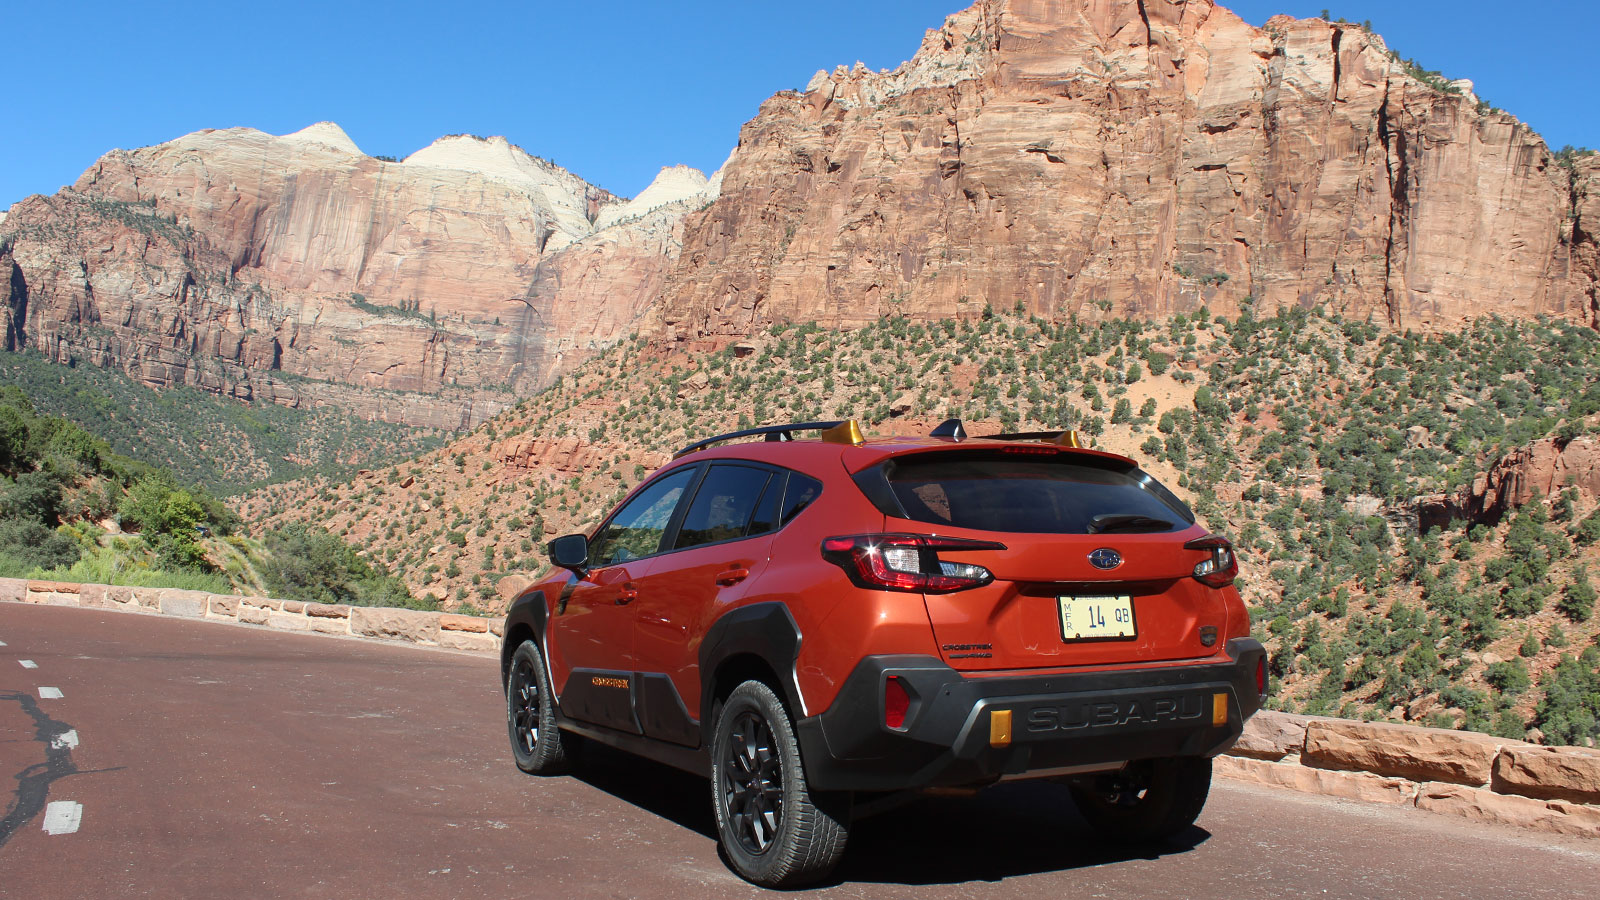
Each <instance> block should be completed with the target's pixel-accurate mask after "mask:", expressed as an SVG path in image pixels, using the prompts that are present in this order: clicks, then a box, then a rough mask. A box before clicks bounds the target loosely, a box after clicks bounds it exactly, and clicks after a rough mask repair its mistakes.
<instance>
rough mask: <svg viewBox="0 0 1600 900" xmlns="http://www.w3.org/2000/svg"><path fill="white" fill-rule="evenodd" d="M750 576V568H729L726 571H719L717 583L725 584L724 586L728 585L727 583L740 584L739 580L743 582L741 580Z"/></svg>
mask: <svg viewBox="0 0 1600 900" xmlns="http://www.w3.org/2000/svg"><path fill="white" fill-rule="evenodd" d="M749 577H750V570H749V569H745V568H738V569H729V570H728V571H726V572H718V573H717V584H720V585H724V586H726V585H734V584H738V583H739V582H741V581H743V580H745V579H746V578H749Z"/></svg>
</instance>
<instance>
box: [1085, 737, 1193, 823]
mask: <svg viewBox="0 0 1600 900" xmlns="http://www.w3.org/2000/svg"><path fill="white" fill-rule="evenodd" d="M1210 792H1211V760H1209V759H1206V758H1202V757H1193V756H1185V757H1174V758H1171V759H1152V760H1145V761H1143V762H1136V763H1129V764H1128V768H1126V769H1124V770H1123V771H1121V772H1116V773H1110V774H1106V775H1100V776H1096V777H1094V778H1091V779H1085V780H1083V781H1078V782H1074V783H1073V785H1072V799H1073V801H1074V802H1076V803H1077V805H1078V812H1080V813H1082V814H1083V818H1084V819H1085V820H1086V821H1087V822H1088V823H1089V827H1090V829H1092V830H1093V831H1094V832H1096V833H1097V834H1100V835H1103V836H1105V837H1107V838H1111V839H1113V840H1119V841H1128V842H1132V843H1150V842H1157V841H1164V840H1166V839H1168V838H1171V837H1174V836H1176V835H1177V834H1179V833H1180V832H1182V831H1184V830H1185V829H1187V828H1188V827H1189V826H1190V825H1193V824H1194V820H1195V819H1197V818H1199V817H1200V811H1201V810H1202V809H1204V808H1205V805H1206V796H1207V795H1208V794H1209V793H1210Z"/></svg>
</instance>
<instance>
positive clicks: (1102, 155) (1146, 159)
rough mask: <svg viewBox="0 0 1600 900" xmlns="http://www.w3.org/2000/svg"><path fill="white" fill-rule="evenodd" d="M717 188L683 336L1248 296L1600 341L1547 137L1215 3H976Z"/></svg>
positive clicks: (1143, 308) (1339, 42)
mask: <svg viewBox="0 0 1600 900" xmlns="http://www.w3.org/2000/svg"><path fill="white" fill-rule="evenodd" d="M724 179H725V180H724V184H723V190H722V194H721V198H720V199H719V200H718V202H717V203H716V204H715V205H714V206H712V207H711V208H710V209H709V210H708V211H707V212H705V213H703V214H701V215H699V216H691V218H690V220H689V225H688V228H687V232H686V237H685V246H684V250H683V256H682V258H681V260H680V262H679V264H678V266H677V268H676V270H675V271H674V272H673V274H672V275H671V276H670V278H669V280H668V284H667V288H666V290H665V294H664V296H663V299H662V302H661V306H660V311H659V316H658V318H657V320H656V322H655V327H656V328H657V329H659V330H661V331H662V332H663V333H665V334H668V335H671V336H673V337H677V338H679V339H696V338H704V337H706V336H721V335H737V334H742V333H745V332H746V331H748V330H749V329H750V328H752V327H753V326H756V325H758V324H760V323H763V322H767V321H771V320H781V319H799V320H818V321H822V322H825V323H829V324H837V325H850V324H852V323H857V322H861V321H863V320H868V319H872V318H874V317H877V316H880V315H883V314H885V313H887V312H890V311H900V312H904V313H907V314H911V315H915V316H923V317H941V316H952V315H970V314H972V313H974V312H977V311H979V310H981V309H982V307H983V306H984V304H985V303H989V304H992V305H994V306H996V307H1002V308H1010V307H1011V306H1013V305H1014V304H1016V303H1021V304H1024V305H1025V306H1026V307H1027V308H1028V309H1029V310H1031V311H1034V312H1037V313H1039V314H1042V315H1045V316H1050V317H1062V316H1066V315H1068V314H1078V315H1081V316H1100V315H1118V316H1124V315H1131V316H1160V315H1165V314H1170V313H1173V312H1178V311H1183V310H1187V309H1192V308H1195V307H1197V306H1199V305H1201V304H1207V305H1210V306H1212V307H1213V308H1214V309H1216V310H1218V311H1230V310H1232V309H1234V308H1236V307H1237V306H1238V304H1239V303H1240V302H1242V301H1243V300H1244V298H1246V297H1254V298H1256V300H1257V301H1259V302H1260V303H1261V304H1262V305H1263V306H1265V307H1266V308H1268V309H1270V308H1275V307H1280V306H1284V305H1289V304H1301V305H1308V304H1317V303H1324V304H1327V305H1328V306H1329V307H1331V308H1334V309H1337V310H1340V311H1342V312H1344V313H1346V314H1349V315H1354V316H1376V317H1380V318H1382V319H1383V320H1386V321H1387V322H1389V323H1391V324H1392V325H1395V326H1397V327H1424V328H1427V327H1433V328H1448V327H1450V325H1451V323H1453V322H1455V321H1457V320H1460V319H1462V318H1465V317H1469V316H1476V315H1484V314H1489V313H1496V314H1499V315H1509V316H1534V315H1538V314H1550V315H1559V316H1568V317H1572V318H1575V319H1580V320H1585V321H1588V322H1590V323H1591V324H1594V323H1595V320H1596V312H1595V301H1594V287H1593V284H1594V281H1593V278H1594V276H1593V273H1594V240H1593V236H1592V233H1591V232H1588V231H1585V230H1584V229H1583V228H1581V227H1580V228H1578V229H1576V230H1574V229H1573V228H1571V227H1570V225H1569V212H1570V210H1571V209H1572V206H1573V199H1572V196H1571V192H1570V191H1569V184H1568V178H1567V173H1566V171H1565V170H1561V169H1560V168H1559V167H1558V166H1556V165H1555V164H1554V160H1553V158H1552V155H1551V154H1550V153H1549V151H1548V149H1547V148H1546V147H1545V145H1544V143H1543V141H1542V140H1541V139H1540V138H1539V137H1538V135H1536V134H1534V133H1533V132H1532V131H1530V130H1529V129H1528V128H1527V127H1526V126H1524V125H1522V124H1521V123H1519V122H1518V121H1516V120H1515V119H1514V118H1512V117H1511V116H1509V115H1507V114H1505V113H1501V112H1496V111H1491V110H1489V109H1488V108H1487V106H1484V107H1483V108H1482V109H1480V108H1479V104H1478V103H1477V102H1476V100H1475V98H1474V97H1472V96H1471V94H1470V87H1469V86H1466V85H1464V84H1462V83H1457V84H1456V85H1454V86H1451V85H1445V84H1443V83H1440V84H1438V85H1430V84H1425V83H1423V82H1421V81H1419V80H1417V79H1416V78H1413V77H1411V76H1410V75H1408V74H1407V73H1406V72H1405V70H1404V67H1403V66H1402V65H1401V64H1400V63H1398V62H1396V61H1394V60H1393V59H1392V58H1391V56H1390V54H1389V53H1388V51H1387V49H1386V48H1385V46H1384V45H1383V43H1382V41H1381V40H1380V39H1378V38H1377V37H1376V36H1374V35H1370V34H1368V33H1366V32H1364V31H1362V30H1361V29H1360V28H1359V27H1357V26H1354V25H1343V24H1330V23H1328V22H1325V21H1322V20H1303V21H1294V20H1291V19H1288V18H1287V17H1278V18H1275V19H1273V20H1272V21H1270V22H1268V23H1267V25H1266V27H1265V28H1262V29H1257V28H1254V27H1251V26H1250V25H1248V24H1246V23H1245V22H1243V21H1242V20H1241V19H1239V18H1238V17H1237V16H1235V15H1234V14H1233V13H1231V12H1229V11H1227V10H1225V9H1223V8H1221V7H1218V6H1216V5H1214V4H1213V3H1211V2H1209V0H1189V2H1184V0H1142V2H1141V0H1012V2H1004V0H981V2H979V3H978V4H977V5H975V6H973V7H972V8H970V9H968V10H966V11H964V12H962V13H960V14H958V15H955V16H951V17H950V18H949V19H947V20H946V22H945V24H944V26H943V27H942V28H939V29H937V30H933V31H930V32H928V34H927V37H926V39H925V40H924V42H923V45H922V48H921V50H920V51H919V52H918V53H917V55H916V57H915V59H913V60H912V61H910V62H909V63H907V64H905V65H903V66H901V67H900V68H899V69H896V70H895V71H893V72H887V73H873V72H869V71H867V70H865V69H864V68H861V67H859V65H858V67H857V68H856V69H854V70H846V69H844V68H842V67H841V68H840V69H837V70H835V71H834V72H832V73H824V72H819V73H818V74H817V76H816V78H814V79H813V80H812V82H811V84H810V85H809V86H808V87H807V89H806V90H805V92H803V93H797V92H785V93H781V94H778V95H776V96H774V97H773V98H771V99H770V100H768V101H767V102H766V103H765V104H764V105H763V107H762V109H761V113H760V115H758V116H757V117H756V118H755V119H754V120H753V121H751V122H750V123H749V124H747V125H746V126H745V128H744V130H743V132H742V133H741V138H740V148H739V152H738V156H737V157H736V158H735V159H734V160H733V161H732V162H731V163H730V164H729V166H728V167H727V169H726V171H725V173H724ZM1587 202H1588V203H1589V204H1590V205H1592V204H1593V202H1594V201H1593V200H1589V201H1587ZM1588 220H1589V211H1588V210H1587V207H1585V211H1584V212H1583V216H1582V218H1581V221H1583V222H1587V221H1588ZM1585 254H1587V257H1586V259H1587V262H1586V263H1583V265H1586V266H1587V268H1586V269H1584V270H1583V271H1579V270H1580V269H1581V268H1582V266H1581V265H1578V263H1580V262H1582V259H1581V258H1583V257H1584V255H1585ZM1585 272H1586V273H1587V274H1585ZM1586 279H1587V280H1586Z"/></svg>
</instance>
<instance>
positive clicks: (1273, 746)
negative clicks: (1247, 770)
mask: <svg viewBox="0 0 1600 900" xmlns="http://www.w3.org/2000/svg"><path fill="white" fill-rule="evenodd" d="M1310 722H1311V717H1310V716H1297V715H1294V714H1292V713H1281V712H1274V711H1272V710H1270V709H1264V710H1262V711H1260V712H1258V713H1256V714H1255V715H1253V716H1251V717H1250V720H1249V721H1247V722H1245V723H1244V734H1241V735H1240V736H1239V742H1238V743H1236V744H1234V745H1233V749H1231V750H1229V751H1228V755H1230V756H1250V757H1254V758H1256V759H1272V760H1277V759H1283V758H1284V757H1285V756H1288V755H1289V754H1291V753H1299V752H1301V751H1302V750H1304V749H1305V745H1306V725H1307V724H1309V723H1310Z"/></svg>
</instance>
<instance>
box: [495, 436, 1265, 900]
mask: <svg viewBox="0 0 1600 900" xmlns="http://www.w3.org/2000/svg"><path fill="white" fill-rule="evenodd" d="M808 431H821V435H820V438H821V439H820V440H796V439H795V435H796V433H798V432H808ZM753 436H764V437H765V440H764V441H760V442H746V443H735V444H726V445H723V446H716V447H713V446H712V445H715V444H720V443H722V442H724V441H728V440H731V439H734V438H742V437H753ZM549 551H550V558H551V561H552V562H554V563H555V565H556V566H557V567H558V568H557V569H555V570H553V572H552V574H551V575H549V576H548V577H546V578H545V579H544V580H542V581H541V582H539V583H537V584H534V585H533V586H531V587H529V588H528V589H526V590H524V591H523V592H522V593H521V594H520V595H519V596H518V597H517V599H516V600H515V601H514V603H513V604H512V607H511V609H510V611H509V613H508V614H507V616H506V623H505V643H504V647H503V650H502V654H501V659H502V674H503V676H504V684H505V687H506V694H507V711H508V725H509V729H510V734H511V746H512V750H513V753H514V755H515V757H516V762H517V765H518V766H519V767H520V768H521V769H523V770H524V771H527V772H532V773H538V774H543V773H549V772H556V771H560V770H561V769H562V768H563V767H564V766H565V765H566V764H567V762H568V761H569V760H570V758H571V755H572V753H573V750H574V749H575V743H576V742H577V741H578V740H579V738H578V737H576V736H580V735H581V736H582V738H588V739H593V740H597V741H601V742H603V743H606V744H610V745H613V746H615V747H619V748H621V749H623V750H626V751H630V752H633V753H637V754H639V755H641V756H646V757H650V758H652V759H656V760H659V761H662V762H665V763H669V764H671V765H674V766H677V767H680V768H683V769H687V770H689V771H691V772H695V773H699V774H702V775H707V776H709V777H710V780H711V798H712V805H713V808H714V810H715V812H716V822H717V830H718V834H719V836H720V838H721V843H722V846H723V848H724V849H725V851H726V853H727V857H728V860H729V861H730V862H731V864H732V865H733V867H734V869H736V870H737V871H738V873H739V874H740V875H742V876H744V877H745V878H747V879H749V880H750V881H752V882H755V883H757V884H761V885H767V886H784V885H795V884H801V883H804V882H807V881H813V880H816V879H818V878H821V877H823V876H824V875H826V874H827V873H828V872H829V870H830V869H831V868H832V867H833V866H834V864H835V863H836V862H837V861H838V860H839V857H840V855H841V854H842V853H843V851H844V845H845V839H846V836H847V834H848V831H849V828H850V821H851V818H852V816H853V815H860V814H862V813H863V812H868V811H872V810H874V809H880V808H884V807H886V806H888V805H891V804H892V803H893V802H894V801H895V800H896V799H898V798H900V797H910V796H915V795H916V792H918V791H922V790H925V789H928V788H948V787H961V786H981V785H985V784H991V783H994V782H997V781H1004V780H1012V779H1056V780H1061V781H1065V782H1066V783H1067V784H1068V785H1070V787H1071V791H1072V794H1073V797H1074V799H1075V801H1076V804H1077V806H1078V808H1079V810H1080V811H1081V813H1082V815H1083V816H1084V818H1085V819H1087V820H1088V822H1089V823H1090V824H1091V825H1092V826H1093V827H1094V829H1095V830H1096V832H1098V833H1100V834H1103V835H1107V836H1111V837H1115V838H1124V839H1130V840H1154V839H1160V838H1164V837H1167V836H1170V835H1172V834H1174V833H1176V832H1178V831H1181V830H1183V829H1185V828H1187V827H1188V826H1189V825H1190V824H1191V823H1193V821H1194V819H1195V817H1196V816H1198V815H1199V814H1200V810H1201V807H1202V806H1204V804H1205V800H1206V794H1207V792H1208V790H1209V787H1210V783H1211V757H1213V756H1215V755H1216V754H1218V753H1220V752H1222V751H1223V750H1225V749H1226V748H1228V747H1229V746H1230V745H1232V743H1233V742H1234V741H1235V740H1236V739H1237V738H1238V736H1239V733H1240V729H1241V728H1242V727H1243V724H1244V721H1245V719H1246V718H1247V717H1249V716H1250V715H1252V714H1253V713H1254V712H1255V711H1256V710H1257V709H1258V708H1259V707H1260V705H1261V695H1262V694H1263V693H1264V692H1265V687H1266V656H1265V652H1264V651H1263V649H1262V646H1261V644H1260V643H1259V642H1257V641H1255V640H1252V639H1251V638H1250V637H1249V634H1250V619H1249V615H1248V613H1247V612H1246V610H1245V607H1244V604H1243V603H1242V602H1241V601H1240V599H1239V593H1238V591H1237V590H1236V589H1235V588H1234V586H1233V580H1234V575H1235V573H1236V571H1237V566H1236V564H1235V560H1234V555H1233V550H1232V547H1231V546H1230V545H1229V543H1228V542H1227V541H1226V540H1224V539H1222V538H1220V537H1217V536H1214V535H1212V534H1209V533H1208V532H1207V531H1206V530H1205V529H1204V528H1202V527H1200V526H1199V525H1196V524H1195V521H1194V515H1193V514H1192V513H1191V512H1190V511H1189V509H1188V508H1187V507H1186V506H1185V505H1184V504H1183V502H1182V501H1180V500H1179V499H1178V498H1177V497H1175V496H1173V494H1172V493H1171V492H1170V491H1168V490H1167V489H1166V488H1165V487H1163V486H1162V485H1161V484H1160V483H1159V482H1157V481H1156V480H1155V479H1154V478H1152V477H1150V476H1149V475H1148V474H1146V473H1145V472H1143V471H1141V470H1140V469H1139V467H1138V465H1137V464H1136V463H1134V461H1133V460H1131V459H1128V458H1126V457H1123V456H1117V455H1115V454H1112V453H1103V452H1100V451H1097V450H1090V449H1085V448H1081V447H1078V446H1077V439H1076V435H1075V434H1073V433H1072V432H1062V433H1046V434H1018V435H996V436H993V437H987V438H984V437H970V438H969V437H968V436H967V435H966V434H965V432H964V430H963V428H962V426H961V423H960V422H958V421H956V420H953V419H952V420H950V421H948V422H946V423H944V424H943V425H941V426H940V427H939V428H937V429H935V430H934V432H933V433H932V434H931V435H930V436H928V437H921V438H907V437H894V438H884V439H874V440H866V439H863V438H862V436H861V431H860V429H859V427H857V425H856V423H855V422H854V421H847V422H808V423H803V424H794V425H778V426H770V427H766V428H757V429H752V430H749V431H741V432H736V433H734V434H729V435H722V436H720V437H716V438H711V439H710V440H706V441H701V442H700V443H697V444H694V445H692V446H690V447H688V448H685V449H684V450H683V451H682V452H680V453H679V454H678V455H677V456H676V457H675V458H674V459H673V461H672V462H671V463H670V464H668V465H667V466H666V467H664V468H663V469H661V470H660V471H659V472H656V473H655V474H654V475H652V476H651V477H650V478H649V479H648V480H647V481H645V482H644V483H643V484H641V485H640V486H639V487H637V488H636V489H634V491H633V492H632V493H631V494H629V495H628V497H627V498H626V499H624V500H623V502H622V503H621V505H619V506H618V507H617V508H616V510H615V511H613V512H612V513H611V514H610V515H609V516H608V517H607V518H606V519H605V521H604V522H603V524H601V525H600V527H598V528H597V529H595V531H594V533H593V534H590V535H583V534H574V535H568V536H566V537H562V538H558V539H556V540H554V541H552V542H551V543H550V546H549Z"/></svg>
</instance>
